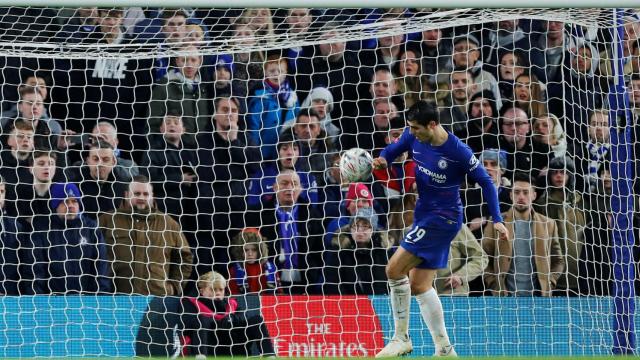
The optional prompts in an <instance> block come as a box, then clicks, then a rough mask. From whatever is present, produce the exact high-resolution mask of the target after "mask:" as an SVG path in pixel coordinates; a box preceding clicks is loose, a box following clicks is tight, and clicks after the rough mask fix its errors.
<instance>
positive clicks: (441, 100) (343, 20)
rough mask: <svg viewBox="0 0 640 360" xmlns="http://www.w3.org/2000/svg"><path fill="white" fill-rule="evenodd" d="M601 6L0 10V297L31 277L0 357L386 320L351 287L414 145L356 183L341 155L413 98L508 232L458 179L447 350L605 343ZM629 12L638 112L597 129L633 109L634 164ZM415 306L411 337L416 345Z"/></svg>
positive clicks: (341, 329) (607, 274)
mask: <svg viewBox="0 0 640 360" xmlns="http://www.w3.org/2000/svg"><path fill="white" fill-rule="evenodd" d="M612 21H613V11H612V10H611V9H556V10H550V9H495V10H488V9H452V10H438V9H389V10H384V9H313V10H311V9H249V10H247V9H185V10H176V9H157V8H145V9H143V8H128V9H119V8H100V9H97V8H88V9H69V8H53V7H51V8H34V7H7V8H0V65H1V67H0V79H2V84H3V87H2V92H1V94H0V95H1V99H0V100H1V110H2V113H1V114H0V118H1V119H0V124H1V126H2V128H3V131H2V134H3V139H2V152H1V161H2V163H1V166H0V176H2V181H3V182H4V184H5V192H6V194H5V196H3V195H2V194H3V192H2V191H0V200H3V201H0V203H2V205H3V206H4V208H3V210H2V235H1V236H2V248H1V249H0V255H1V256H2V258H1V259H0V280H1V285H2V289H1V290H0V293H3V294H6V295H16V296H17V295H39V296H35V297H30V296H20V297H16V298H9V297H7V298H4V299H2V300H3V301H0V315H1V316H0V328H2V329H3V331H4V332H5V333H6V334H7V335H6V336H4V337H0V344H2V345H3V346H0V354H2V356H3V357H18V356H45V357H48V356H61V357H64V356H71V355H75V356H131V355H134V354H138V355H149V354H151V355H158V356H162V355H167V354H169V353H172V354H173V353H180V352H181V351H182V350H183V348H184V349H186V350H185V354H189V355H195V354H196V353H198V352H208V353H211V354H212V353H214V352H215V353H216V354H219V355H221V354H227V353H229V352H230V353H232V354H245V352H246V351H249V354H260V353H262V354H269V353H271V352H272V351H275V352H277V353H278V354H279V355H283V356H372V355H374V354H375V352H376V351H379V350H380V349H381V348H382V347H383V346H384V344H385V343H386V340H388V338H389V337H390V336H391V334H392V328H393V319H392V317H391V313H390V310H389V299H388V298H387V297H376V296H373V297H370V298H366V297H355V296H353V295H387V294H388V286H387V279H386V274H385V266H386V264H387V262H388V259H389V257H390V256H391V255H392V254H393V253H394V252H395V251H396V249H397V247H398V245H399V243H400V241H401V239H402V238H403V237H404V236H405V235H407V233H408V232H409V230H410V229H411V225H412V224H413V209H414V208H415V206H416V205H415V204H416V195H415V193H416V191H420V189H416V180H415V178H416V166H417V165H416V164H415V163H414V161H412V160H411V158H410V156H408V157H407V156H406V155H405V156H401V157H400V158H398V159H396V161H395V162H393V164H391V165H390V168H389V171H386V170H377V171H374V174H373V176H372V177H371V178H369V179H367V180H366V181H364V182H363V183H352V184H350V183H346V182H342V181H341V180H340V175H339V170H338V164H339V163H340V154H341V152H342V151H344V150H347V149H350V148H354V147H359V148H363V149H365V150H367V151H370V152H371V153H372V154H373V156H378V155H379V154H380V151H381V150H382V148H384V147H385V146H386V145H387V144H389V143H391V142H393V141H394V140H395V139H396V138H398V137H399V136H400V135H401V134H402V132H403V131H404V129H405V128H406V125H407V119H406V118H405V116H406V114H407V110H408V109H409V108H411V107H412V106H413V105H414V104H416V103H417V102H418V101H421V100H424V101H429V102H433V103H435V104H436V106H437V109H438V111H439V112H440V113H439V116H440V122H441V124H442V125H443V126H444V127H445V128H446V129H447V130H449V131H451V132H452V133H453V134H455V135H457V136H458V137H459V138H460V139H462V140H463V141H464V142H465V143H467V144H468V145H469V147H470V148H471V150H472V151H473V152H474V153H475V155H476V156H478V158H479V159H480V161H481V162H483V164H484V166H485V167H486V168H487V170H488V172H489V175H490V176H491V177H492V180H493V181H494V184H495V187H496V189H497V190H498V195H499V200H500V208H501V211H502V212H503V213H504V216H505V220H506V224H507V227H508V229H509V230H510V233H511V236H512V238H515V239H516V240H515V241H511V242H504V241H498V240H497V239H496V238H495V236H494V231H493V228H492V225H491V223H492V222H491V219H490V213H489V210H488V206H487V203H486V201H484V199H483V194H482V191H481V189H480V188H479V187H478V186H477V184H474V183H471V182H470V181H469V183H464V184H463V185H462V187H461V190H460V196H461V200H462V204H463V208H462V211H463V216H464V224H465V225H464V226H463V228H462V230H461V231H460V232H459V233H458V236H457V237H456V238H455V239H454V241H453V243H452V245H451V249H450V258H449V265H448V268H447V269H444V270H441V271H440V272H439V274H438V278H437V279H436V282H435V287H436V289H437V290H438V291H439V292H440V294H441V295H443V296H442V298H443V300H442V302H443V305H444V308H445V318H446V322H447V325H448V330H449V335H450V336H451V339H452V342H453V343H454V345H455V346H456V350H457V352H458V354H460V355H476V356H478V355H483V356H487V355H489V356H491V355H566V354H572V355H591V354H604V353H608V352H609V351H610V349H611V348H612V344H611V338H612V331H611V326H610V324H611V319H610V316H612V315H611V313H612V310H611V309H610V308H609V303H610V300H609V298H608V297H607V296H609V295H613V292H612V291H611V287H612V284H613V270H612V268H613V262H614V257H613V252H614V249H616V247H614V242H613V237H612V235H611V233H612V229H613V228H614V225H619V221H620V220H619V219H620V218H621V215H622V214H623V213H624V212H623V211H618V213H615V212H613V211H612V208H611V196H612V187H619V188H620V189H622V188H624V186H625V184H624V183H618V182H617V180H615V181H614V183H613V185H612V181H611V175H612V174H611V169H616V168H617V165H619V162H613V163H612V154H613V153H614V152H615V151H616V147H614V146H612V145H611V141H610V126H609V120H608V116H609V109H610V107H611V106H612V105H611V104H610V100H609V97H608V95H609V93H612V92H614V90H615V89H614V86H613V85H614V79H615V77H614V75H613V74H614V72H613V71H612V70H611V69H612V67H611V65H610V62H611V59H612V58H613V57H614V56H613V53H614V51H613V47H612V46H613V45H612V44H615V40H616V39H615V38H614V37H613V35H612V33H611V32H610V30H611V29H612ZM623 23H624V29H625V32H624V35H623V39H622V44H623V46H622V51H623V54H622V58H623V66H624V69H623V71H624V79H625V82H626V85H627V86H628V89H629V92H630V100H631V102H630V107H629V108H630V111H631V113H632V116H631V117H630V118H628V119H627V120H628V122H626V121H624V118H623V119H621V121H619V122H618V123H617V124H616V129H617V130H618V133H619V134H622V133H623V132H622V130H624V129H625V128H629V127H631V139H630V140H631V149H632V151H631V153H630V156H631V157H632V160H633V161H634V164H636V163H637V160H636V154H637V152H636V150H640V148H639V147H638V146H639V144H640V142H638V139H637V137H636V136H637V135H636V134H637V131H638V130H637V126H638V125H637V120H638V117H639V116H640V50H639V43H640V40H639V39H640V22H639V20H638V14H637V13H636V12H634V11H633V10H628V11H626V12H625V13H624V17H623ZM615 159H618V157H615V158H614V160H615ZM450 160H451V159H440V160H439V161H438V162H437V166H438V167H439V168H440V169H441V170H443V171H444V170H445V169H446V168H447V166H450V165H449V163H448V161H450ZM451 166H454V165H451ZM637 167H638V166H637V165H634V168H633V169H632V172H631V173H627V174H626V175H625V174H624V173H621V175H620V177H621V178H623V179H627V180H634V179H635V177H636V175H635V174H636V168H637ZM427 171H431V170H427ZM614 175H615V174H614ZM432 177H433V178H434V181H437V180H438V174H432ZM147 179H148V180H147ZM526 179H529V180H526ZM527 181H530V183H531V184H533V185H534V186H533V187H531V186H530V185H528V184H527ZM632 185H634V187H633V188H632V189H631V190H632V191H633V193H632V194H633V195H634V198H636V197H635V195H636V194H637V185H636V184H635V183H634V184H632ZM0 189H1V187H0ZM4 197H6V199H5V198H4ZM73 199H76V200H78V201H74V200H73ZM423 201H424V199H423ZM530 209H533V210H534V211H533V212H530V211H529V210H530ZM79 214H81V215H79ZM630 216H631V218H630V220H631V221H632V222H633V225H632V226H633V228H634V229H635V228H636V225H637V223H636V221H637V219H636V213H635V212H633V213H631V214H630ZM615 219H618V220H615ZM416 231H417V228H416ZM634 232H635V231H634ZM416 234H419V233H416V232H414V233H409V235H407V236H409V237H412V236H416ZM418 237H421V235H418ZM427 238H428V236H427ZM634 252H635V249H634ZM631 259H633V257H632V258H631ZM616 261H617V263H618V264H621V263H625V261H624V260H621V257H617V258H616ZM632 261H633V260H631V262H632ZM626 262H627V263H628V262H629V261H626ZM212 270H215V271H217V272H219V273H221V274H222V275H223V277H224V278H226V279H228V284H225V283H224V281H225V280H224V279H221V278H219V277H216V276H214V275H211V274H210V273H209V272H210V271H212ZM205 274H208V275H205ZM203 276H204V277H205V278H204V279H203ZM225 289H226V294H227V295H228V294H229V293H231V294H233V296H232V297H225V298H226V300H225V302H221V301H218V300H216V301H212V298H215V296H216V295H215V294H216V293H219V292H222V293H225ZM65 294H66V295H77V294H82V296H79V297H75V296H62V295H65ZM96 294H97V295H100V296H97V297H96V296H91V295H96ZM114 294H116V295H119V296H113V295H114ZM125 295H154V296H157V298H156V299H155V300H151V301H149V299H147V298H145V297H137V296H132V297H128V296H125ZM242 295H248V296H242ZM448 295H456V296H448ZM500 295H510V297H500ZM513 295H518V296H513ZM520 295H522V296H520ZM552 295H553V297H551V296H552ZM165 296H166V297H165ZM258 296H259V297H258ZM623 298H624V299H625V300H631V301H633V300H632V297H630V295H628V294H627V295H625V296H624V297H623ZM230 299H233V301H231V300H230ZM236 303H239V306H240V307H239V308H238V309H236V308H235V306H236V305H235V304H236ZM78 309H80V310H78ZM417 309H418V307H417V306H416V304H415V303H414V305H413V309H412V310H411V315H412V316H411V323H410V335H411V337H412V338H413V345H414V348H415V351H416V352H417V353H418V354H419V355H431V354H432V351H433V345H432V342H431V338H430V336H429V331H428V330H427V327H426V325H425V324H424V323H423V322H422V320H421V318H420V314H419V311H418V310H417ZM209 310H210V312H212V313H215V314H216V315H214V316H213V318H212V317H210V316H208V315H211V314H208V315H207V314H205V313H207V311H209ZM230 313H231V314H232V315H229V314H230ZM38 314H45V315H43V316H42V317H40V316H39V315H38ZM140 318H142V320H140ZM138 325H140V331H139V332H138ZM43 329H44V330H43ZM78 329H80V330H78ZM203 329H204V330H203ZM267 332H268V334H267ZM200 343H202V344H207V345H206V346H204V347H200V348H198V347H197V346H196V345H198V344H200ZM225 343H229V344H227V345H231V343H235V344H236V345H242V346H238V347H233V346H225ZM189 344H190V345H189ZM134 345H135V346H134ZM244 345H249V347H250V349H249V350H247V349H245V348H244ZM253 345H256V347H253ZM270 346H273V347H274V349H271V348H270ZM1 349H4V350H1Z"/></svg>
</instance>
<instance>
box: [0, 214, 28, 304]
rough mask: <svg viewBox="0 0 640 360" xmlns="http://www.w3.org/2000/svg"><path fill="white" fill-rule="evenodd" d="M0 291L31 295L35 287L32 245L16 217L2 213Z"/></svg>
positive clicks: (0, 224)
mask: <svg viewBox="0 0 640 360" xmlns="http://www.w3.org/2000/svg"><path fill="white" fill-rule="evenodd" d="M0 216H1V218H0V226H2V229H0V242H1V245H2V246H1V247H0V257H1V258H0V293H1V294H3V295H31V294H33V287H32V284H31V280H32V278H33V271H32V266H33V255H32V250H33V248H32V246H31V245H30V243H29V241H28V240H29V239H28V237H27V236H25V234H21V232H22V231H23V229H22V225H21V224H20V223H19V222H18V221H17V219H16V218H15V217H10V216H6V215H0Z"/></svg>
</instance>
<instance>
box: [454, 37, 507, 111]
mask: <svg viewBox="0 0 640 360" xmlns="http://www.w3.org/2000/svg"><path fill="white" fill-rule="evenodd" d="M480 45H481V44H480V41H479V40H478V38H477V37H475V36H474V35H472V34H467V35H462V36H458V37H456V38H455V39H454V40H453V55H452V56H451V58H452V61H453V67H454V69H457V68H462V69H469V70H470V72H471V74H472V77H473V83H474V84H476V90H477V91H484V90H488V91H489V92H490V93H491V94H492V95H493V98H494V100H495V102H496V104H497V108H498V109H499V108H500V107H502V100H501V98H500V89H499V88H498V80H496V77H495V76H493V75H491V73H490V72H488V71H486V70H484V69H483V67H484V63H483V62H482V58H481V54H480Z"/></svg>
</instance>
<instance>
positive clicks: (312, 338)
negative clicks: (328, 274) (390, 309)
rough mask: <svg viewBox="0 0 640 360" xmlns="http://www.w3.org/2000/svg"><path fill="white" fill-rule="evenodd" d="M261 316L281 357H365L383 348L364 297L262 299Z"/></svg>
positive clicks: (379, 327)
mask: <svg viewBox="0 0 640 360" xmlns="http://www.w3.org/2000/svg"><path fill="white" fill-rule="evenodd" d="M262 313H263V315H264V319H265V322H266V324H267V328H268V329H269V334H270V335H271V338H272V339H273V345H274V347H275V350H276V353H277V354H278V355H279V356H283V357H363V356H364V357H367V356H373V355H374V354H376V352H378V351H379V350H380V349H381V348H382V347H383V346H384V341H383V339H382V329H381V326H380V321H379V319H378V317H377V316H376V314H375V312H374V310H373V307H372V305H371V302H370V301H369V299H368V298H367V297H366V296H263V297H262Z"/></svg>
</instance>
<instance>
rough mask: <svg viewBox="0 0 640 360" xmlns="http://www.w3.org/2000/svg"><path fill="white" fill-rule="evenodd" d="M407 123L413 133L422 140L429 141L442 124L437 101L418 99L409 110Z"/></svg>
mask: <svg viewBox="0 0 640 360" xmlns="http://www.w3.org/2000/svg"><path fill="white" fill-rule="evenodd" d="M407 124H408V125H409V129H410V130H411V134H413V136H415V137H416V138H417V139H418V140H419V141H421V142H429V141H431V139H433V137H434V136H435V129H436V127H438V126H439V125H440V114H439V112H438V107H437V106H436V104H435V103H433V102H429V101H422V100H421V101H418V102H417V103H415V104H414V105H413V106H412V107H411V108H410V109H409V111H408V112H407Z"/></svg>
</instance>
